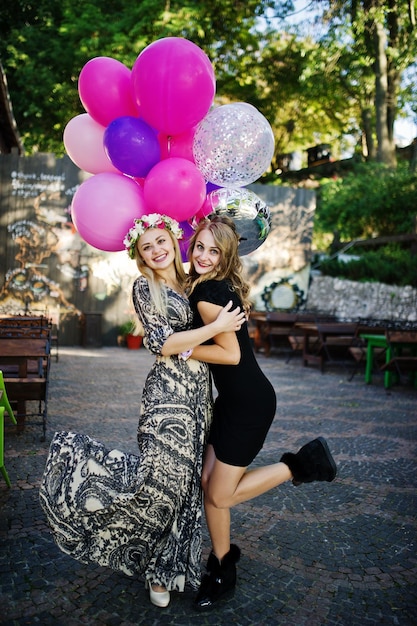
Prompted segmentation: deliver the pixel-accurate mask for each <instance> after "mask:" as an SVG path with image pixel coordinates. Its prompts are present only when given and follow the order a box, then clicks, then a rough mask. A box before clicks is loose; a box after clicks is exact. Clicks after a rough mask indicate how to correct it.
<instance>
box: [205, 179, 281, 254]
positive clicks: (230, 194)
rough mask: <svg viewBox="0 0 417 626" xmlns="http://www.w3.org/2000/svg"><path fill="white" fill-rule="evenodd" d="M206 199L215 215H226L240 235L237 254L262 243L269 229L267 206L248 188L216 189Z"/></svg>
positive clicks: (246, 251)
mask: <svg viewBox="0 0 417 626" xmlns="http://www.w3.org/2000/svg"><path fill="white" fill-rule="evenodd" d="M207 200H208V202H209V203H210V205H211V207H212V209H213V211H212V213H215V214H216V215H227V216H228V217H230V218H231V219H232V220H233V221H234V222H235V224H236V229H237V231H238V233H239V235H240V243H239V255H240V256H245V255H246V254H249V253H250V252H253V251H254V250H256V249H257V248H259V246H260V245H262V244H263V242H264V241H265V239H266V238H267V236H268V234H269V232H270V230H271V215H270V212H269V208H268V206H267V205H266V204H265V202H264V201H263V200H261V198H260V197H259V196H257V195H256V194H255V193H253V191H250V190H249V189H230V188H224V189H216V190H215V191H212V192H211V193H209V194H208V196H207Z"/></svg>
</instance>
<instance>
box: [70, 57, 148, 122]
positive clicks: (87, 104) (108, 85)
mask: <svg viewBox="0 0 417 626" xmlns="http://www.w3.org/2000/svg"><path fill="white" fill-rule="evenodd" d="M78 93H79V95H80V100H81V102H82V105H83V107H84V108H85V110H86V111H87V113H89V114H90V115H91V117H92V118H93V119H94V120H95V121H96V122H98V123H99V124H101V125H102V126H108V124H110V122H112V121H113V120H114V119H116V117H121V116H123V115H132V116H136V117H138V116H139V110H138V107H137V105H136V103H135V99H134V97H133V91H132V83H131V71H130V70H129V68H127V67H126V66H125V65H123V63H121V62H120V61H117V60H116V59H112V58H111V57H96V58H94V59H91V60H90V61H88V63H86V64H85V65H84V67H83V68H82V70H81V72H80V76H79V78H78Z"/></svg>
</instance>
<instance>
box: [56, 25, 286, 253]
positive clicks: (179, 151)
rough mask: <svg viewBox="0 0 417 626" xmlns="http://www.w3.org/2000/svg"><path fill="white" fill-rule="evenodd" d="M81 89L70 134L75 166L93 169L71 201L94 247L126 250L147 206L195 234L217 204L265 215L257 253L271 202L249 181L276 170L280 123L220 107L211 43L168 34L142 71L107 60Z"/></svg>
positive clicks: (95, 63) (142, 59)
mask: <svg viewBox="0 0 417 626" xmlns="http://www.w3.org/2000/svg"><path fill="white" fill-rule="evenodd" d="M78 91H79V96H80V100H81V102H82V104H83V107H84V109H85V110H86V113H83V114H81V115H78V116H76V117H74V118H73V119H71V120H70V121H69V123H68V124H67V126H66V127H65V130H64V136H63V140H64V146H65V149H66V152H67V154H68V156H69V157H70V158H71V160H72V161H73V162H74V163H75V165H77V166H78V167H79V168H80V169H82V170H84V171H86V172H88V173H90V174H93V176H91V177H90V178H88V179H87V180H86V181H84V182H83V183H82V184H81V185H80V186H79V188H78V189H77V191H76V193H75V195H74V198H73V201H72V205H71V215H72V220H73V222H74V225H75V228H76V229H77V231H78V233H79V234H80V236H81V237H82V238H83V239H84V240H85V241H86V242H87V243H88V244H90V245H91V246H93V247H95V248H98V249H99V250H104V251H109V252H116V251H119V250H123V248H124V246H123V239H124V237H125V235H126V232H127V231H128V230H129V228H130V227H131V226H132V222H133V220H134V219H135V218H139V217H141V216H142V215H145V214H147V213H162V214H165V215H168V216H170V217H172V218H174V219H176V220H177V221H179V222H180V223H181V225H182V226H184V231H185V233H186V235H187V234H188V235H189V234H190V232H192V226H191V224H193V223H194V222H195V220H199V219H201V218H203V217H205V216H206V215H208V214H209V213H212V212H213V211H216V212H222V211H226V212H228V214H229V215H230V216H231V217H232V218H233V217H234V218H235V219H236V220H238V219H239V217H242V219H246V220H247V219H248V215H250V218H249V219H250V221H254V220H255V223H258V222H259V229H256V230H257V236H256V242H255V243H254V244H253V245H252V244H251V243H249V244H247V246H246V249H247V251H251V249H255V247H257V246H258V245H260V244H261V243H262V242H263V241H264V239H265V237H266V235H267V234H268V232H269V226H268V224H269V213H268V210H267V207H265V206H264V205H263V206H262V201H261V200H260V199H259V198H258V197H257V196H256V195H255V194H253V193H252V192H250V191H248V190H242V189H241V187H243V186H245V185H248V184H250V183H252V182H254V181H255V180H257V179H258V178H259V177H260V176H261V175H262V174H263V173H264V172H265V170H266V169H267V168H268V166H269V164H270V162H271V159H272V156H273V152H274V137H273V133H272V129H271V127H270V125H269V123H268V121H267V120H266V118H265V117H264V116H263V115H262V114H261V113H260V112H259V111H258V110H257V109H256V108H255V107H253V106H252V105H250V104H247V103H243V102H240V103H235V104H227V105H222V106H218V107H216V108H212V105H213V101H214V96H215V91H216V80H215V75H214V70H213V67H212V64H211V62H210V60H209V58H208V57H207V55H206V54H205V53H204V52H203V50H201V49H200V48H199V47H198V46H196V45H195V44H194V43H192V42H191V41H189V40H187V39H182V38H177V37H167V38H163V39H159V40H157V41H154V42H153V43H152V44H150V45H149V46H147V47H146V48H145V49H144V50H143V51H142V52H141V53H140V54H139V56H138V58H137V59H136V61H135V63H134V66H133V68H132V70H129V69H128V68H127V67H126V66H125V65H124V64H123V63H121V62H119V61H117V60H115V59H112V58H110V57H97V58H94V59H91V60H90V61H89V62H88V63H87V64H86V65H85V66H84V67H83V68H82V70H81V72H80V76H79V81H78ZM242 207H244V211H242ZM244 216H245V217H244ZM238 229H239V228H238ZM245 253H247V252H245Z"/></svg>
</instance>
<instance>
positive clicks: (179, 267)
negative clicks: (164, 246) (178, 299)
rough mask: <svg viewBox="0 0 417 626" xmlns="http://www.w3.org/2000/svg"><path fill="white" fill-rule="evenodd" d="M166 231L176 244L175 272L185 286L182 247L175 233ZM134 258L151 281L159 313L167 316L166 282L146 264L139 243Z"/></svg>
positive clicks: (150, 287)
mask: <svg viewBox="0 0 417 626" xmlns="http://www.w3.org/2000/svg"><path fill="white" fill-rule="evenodd" d="M157 230H158V229H157ZM160 232H161V231H160ZM164 232H165V233H167V234H168V235H169V236H170V237H171V240H172V243H173V244H174V251H175V258H174V265H175V272H176V275H177V280H178V283H179V285H180V286H182V287H183V286H184V285H185V282H186V278H187V275H186V273H185V270H184V266H183V264H182V258H181V251H180V247H179V244H178V240H177V238H176V237H175V235H174V234H173V233H172V232H171V231H170V230H168V229H167V228H166V229H164ZM139 239H140V237H138V239H137V241H139ZM136 243H137V242H136ZM133 258H134V259H135V261H136V265H137V268H138V270H139V272H140V273H141V274H142V276H144V277H145V278H146V279H147V281H148V283H149V291H150V292H151V298H152V300H153V302H154V304H155V307H156V309H157V310H158V311H159V313H162V315H165V316H166V315H167V301H168V300H167V290H166V287H165V284H164V283H163V282H162V281H161V279H160V278H159V277H158V275H157V274H156V273H155V272H154V271H153V270H152V269H150V268H149V267H148V266H147V265H146V263H145V262H144V260H143V259H142V257H141V256H140V253H139V250H138V247H137V245H135V250H134V255H133Z"/></svg>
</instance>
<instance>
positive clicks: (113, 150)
mask: <svg viewBox="0 0 417 626" xmlns="http://www.w3.org/2000/svg"><path fill="white" fill-rule="evenodd" d="M104 147H105V150H106V153H107V155H108V157H109V159H110V161H111V162H112V163H113V165H114V166H115V167H117V169H118V170H120V171H121V172H123V173H124V174H128V175H129V176H136V177H139V178H143V177H144V176H146V174H147V173H148V172H149V171H150V170H151V169H152V168H153V166H154V165H156V164H157V163H158V161H159V159H160V158H161V149H160V147H159V142H158V138H157V136H156V134H155V132H154V131H153V129H152V128H151V127H150V126H149V124H147V123H146V122H144V121H143V120H142V119H139V118H137V117H132V116H129V115H126V116H123V117H118V118H116V119H115V120H113V121H112V122H111V123H110V124H109V126H108V127H107V128H106V131H105V133H104Z"/></svg>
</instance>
